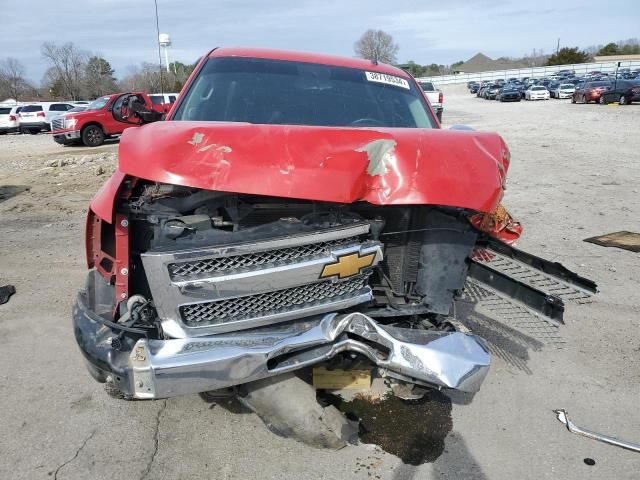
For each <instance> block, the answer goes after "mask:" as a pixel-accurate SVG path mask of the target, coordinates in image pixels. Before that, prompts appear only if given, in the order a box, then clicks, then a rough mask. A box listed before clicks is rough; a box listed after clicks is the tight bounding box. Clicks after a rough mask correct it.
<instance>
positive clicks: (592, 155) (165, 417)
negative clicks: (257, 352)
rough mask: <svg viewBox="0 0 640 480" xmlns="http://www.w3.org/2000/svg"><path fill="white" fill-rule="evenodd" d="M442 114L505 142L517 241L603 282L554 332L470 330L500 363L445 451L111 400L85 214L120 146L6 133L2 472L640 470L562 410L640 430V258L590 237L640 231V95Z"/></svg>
mask: <svg viewBox="0 0 640 480" xmlns="http://www.w3.org/2000/svg"><path fill="white" fill-rule="evenodd" d="M444 119H445V122H446V124H447V125H451V124H454V123H463V124H467V125H470V126H472V127H474V128H476V129H482V130H495V131H498V132H499V133H501V134H502V135H503V136H504V138H505V140H506V141H507V144H508V145H509V146H510V148H511V152H512V166H511V171H510V173H509V178H510V181H509V186H508V190H507V196H506V200H505V204H506V205H507V207H508V208H509V209H510V211H511V212H512V213H513V214H514V216H515V217H517V218H518V219H519V220H520V221H521V222H522V223H523V224H524V226H525V233H524V236H523V238H522V240H521V242H520V243H519V246H520V247H521V248H523V249H525V250H528V251H530V252H531V253H534V254H538V255H541V256H544V257H546V258H549V259H553V260H557V261H561V262H563V263H564V264H565V265H566V266H567V267H569V268H571V269H574V270H576V271H577V272H579V273H580V274H582V275H585V276H587V277H590V278H592V279H594V280H595V281H597V282H598V285H599V288H600V293H599V294H598V295H597V296H596V297H595V298H594V300H593V302H592V303H590V304H585V305H569V306H568V309H567V310H568V311H567V313H566V314H565V320H566V323H567V324H566V325H565V326H563V327H562V328H561V329H560V330H558V331H555V330H553V329H549V328H548V327H544V325H543V326H540V325H539V324H538V325H532V326H529V327H526V326H525V327H526V328H524V327H522V326H519V327H518V328H515V327H514V325H509V324H507V323H500V322H497V323H482V322H479V323H475V324H472V328H473V327H474V326H475V328H474V329H475V330H476V331H478V333H479V334H481V335H483V336H485V335H486V336H487V338H488V339H489V341H490V342H491V344H492V348H493V350H494V352H495V353H496V355H494V362H493V366H492V369H491V371H490V373H489V376H488V378H487V380H486V382H485V384H484V386H483V388H482V391H481V392H480V393H479V394H478V395H477V396H476V398H475V399H474V401H473V403H471V404H470V405H464V406H462V405H453V406H452V407H451V412H450V414H449V415H450V420H449V421H448V423H447V422H443V423H441V424H438V425H439V426H438V428H441V429H444V433H443V437H444V435H446V440H445V443H444V445H443V448H441V449H440V450H439V451H438V452H437V455H434V457H437V459H435V461H429V462H427V463H424V464H422V465H419V466H412V465H405V464H403V463H402V462H401V461H400V460H399V459H398V458H397V457H396V456H394V455H391V454H388V453H386V452H384V451H382V450H381V449H379V448H376V447H373V446H367V445H359V446H353V447H348V448H345V449H342V450H340V451H338V452H330V451H318V450H313V449H310V448H308V447H306V446H304V445H301V444H299V443H297V442H295V441H293V440H291V439H286V438H281V437H277V436H275V435H274V434H272V433H270V432H269V431H268V430H267V429H266V428H265V427H264V425H263V424H262V422H261V421H260V420H259V419H258V418H257V417H256V416H255V415H253V414H246V413H232V412H230V411H228V410H227V409H225V408H221V406H220V405H214V404H210V403H207V402H205V401H204V400H203V399H201V398H200V397H199V396H197V395H194V396H188V397H182V398H174V399H169V400H166V401H165V400H162V401H156V402H121V401H117V400H114V399H112V398H110V397H108V396H107V395H106V394H105V392H104V390H103V387H102V386H101V385H99V384H96V383H94V381H93V380H92V379H91V378H90V377H89V375H88V374H87V372H86V371H85V367H84V365H83V363H82V359H81V356H80V354H79V352H78V350H77V347H76V345H75V341H74V339H73V333H72V330H71V320H70V310H71V305H72V302H73V300H74V297H75V293H76V290H77V289H78V288H79V287H80V286H81V285H82V284H83V280H84V276H85V267H84V264H83V262H84V260H83V258H84V251H83V248H84V247H83V243H84V237H83V228H84V226H83V223H84V211H85V208H86V207H87V205H88V202H89V199H90V198H91V196H92V195H93V194H94V193H95V191H96V190H97V189H98V188H99V186H100V185H101V184H102V183H103V182H104V181H105V180H106V178H107V175H108V174H109V173H110V172H111V171H112V169H113V168H114V165H115V156H116V151H117V145H114V144H111V145H106V146H103V147H100V148H99V149H91V150H89V149H86V148H79V147H62V146H59V145H57V144H55V143H54V142H53V141H52V139H51V138H50V137H49V136H47V135H38V136H30V135H23V136H18V135H8V136H0V165H1V166H2V169H0V280H2V281H3V282H9V283H12V284H14V285H15V286H16V289H17V294H16V295H14V296H13V297H12V298H11V300H10V301H9V303H7V304H5V305H2V306H0V334H1V335H2V338H3V340H4V344H3V348H2V349H0V364H1V365H3V366H4V369H3V371H2V374H1V375H2V381H0V412H2V413H1V418H0V420H1V421H0V433H1V434H0V452H2V453H1V454H0V459H1V461H0V478H2V479H30V480H31V479H38V478H57V479H87V478H90V479H102V478H105V479H106V478H109V479H121V478H122V479H124V478H140V479H142V478H149V479H159V478H167V479H169V478H198V479H232V478H238V479H245V478H260V479H265V478H273V479H284V478H286V479H289V478H290V479H296V480H297V479H300V478H326V479H336V478H354V479H365V478H376V479H395V480H400V479H411V478H416V479H417V478H421V479H422V478H428V479H430V478H438V479H440V478H446V479H460V478H473V479H509V480H511V479H513V478H526V479H558V478H563V479H604V478H611V479H614V478H615V479H631V478H638V472H639V471H640V455H638V454H635V453H632V452H628V451H625V450H621V449H618V448H615V447H611V446H607V445H604V444H600V443H597V442H594V441H592V440H588V439H586V438H582V437H578V436H574V435H571V434H570V433H568V432H567V431H566V430H565V429H564V427H563V426H562V425H561V424H560V423H558V422H557V421H556V419H555V417H554V415H553V413H552V409H555V408H566V409H568V410H569V412H570V414H571V415H572V417H573V418H574V420H575V421H576V423H579V424H582V425H584V426H586V427H588V428H591V429H593V430H596V431H601V432H606V433H610V434H613V435H617V436H619V437H621V438H623V439H628V440H631V441H637V442H640V413H639V411H638V398H640V354H639V352H640V335H639V333H638V332H639V327H640V306H639V304H640V293H639V290H638V279H639V278H640V255H638V254H635V253H631V252H628V251H624V250H617V249H607V248H603V247H599V246H596V245H592V244H588V243H584V242H583V239H584V238H587V237H590V236H594V235H600V234H604V233H609V232H614V231H619V230H631V231H640V193H639V189H640V157H639V153H638V152H640V136H638V135H637V131H638V125H640V105H634V106H626V107H617V106H607V107H605V106H600V105H571V104H570V103H569V101H568V100H563V101H558V100H551V101H546V102H544V101H542V102H535V103H534V102H520V103H505V104H503V103H499V102H494V101H485V100H481V99H477V98H475V96H472V95H469V94H468V93H466V90H465V89H463V88H462V87H457V86H456V87H449V88H445V113H444ZM521 327H522V328H521ZM445 423H446V425H447V426H446V428H445V427H443V425H444V424H445ZM587 457H588V458H592V459H594V460H595V462H596V464H595V465H594V466H588V465H586V464H585V463H584V462H583V459H585V458H587ZM430 460H431V459H430Z"/></svg>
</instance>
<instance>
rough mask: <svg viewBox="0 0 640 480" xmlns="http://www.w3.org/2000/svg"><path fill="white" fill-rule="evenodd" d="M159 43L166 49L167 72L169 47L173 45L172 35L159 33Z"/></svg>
mask: <svg viewBox="0 0 640 480" xmlns="http://www.w3.org/2000/svg"><path fill="white" fill-rule="evenodd" d="M158 43H159V44H160V47H162V49H163V50H164V60H165V63H166V64H167V72H169V47H170V46H171V37H170V36H169V34H168V33H161V34H160V35H158Z"/></svg>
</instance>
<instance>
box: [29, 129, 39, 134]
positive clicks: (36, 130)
mask: <svg viewBox="0 0 640 480" xmlns="http://www.w3.org/2000/svg"><path fill="white" fill-rule="evenodd" d="M28 132H29V133H30V134H31V135H37V134H39V133H40V129H39V128H30V129H29V130H28Z"/></svg>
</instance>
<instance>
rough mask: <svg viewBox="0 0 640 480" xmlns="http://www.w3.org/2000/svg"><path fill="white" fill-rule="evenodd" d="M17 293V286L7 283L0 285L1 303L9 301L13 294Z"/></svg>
mask: <svg viewBox="0 0 640 480" xmlns="http://www.w3.org/2000/svg"><path fill="white" fill-rule="evenodd" d="M14 293H16V287H14V286H13V285H5V286H3V287H0V305H2V304H4V303H7V302H8V301H9V298H10V297H11V295H13V294H14Z"/></svg>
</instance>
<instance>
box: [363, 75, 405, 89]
mask: <svg viewBox="0 0 640 480" xmlns="http://www.w3.org/2000/svg"><path fill="white" fill-rule="evenodd" d="M365 73H366V74H367V80H369V81H370V82H378V83H384V84H386V85H393V86H394V87H401V88H406V89H407V90H409V89H410V88H411V87H409V82H407V81H406V80H405V79H404V78H401V77H396V76H395V75H387V74H386V73H378V72H365Z"/></svg>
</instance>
